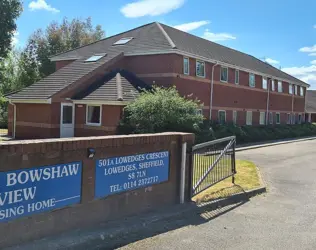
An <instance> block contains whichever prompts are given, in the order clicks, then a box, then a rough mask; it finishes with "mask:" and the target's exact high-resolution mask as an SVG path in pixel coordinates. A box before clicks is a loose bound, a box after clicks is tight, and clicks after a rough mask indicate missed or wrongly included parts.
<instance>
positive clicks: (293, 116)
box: [292, 114, 295, 124]
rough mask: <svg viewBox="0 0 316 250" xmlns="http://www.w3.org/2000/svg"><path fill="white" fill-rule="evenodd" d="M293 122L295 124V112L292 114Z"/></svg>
mask: <svg viewBox="0 0 316 250" xmlns="http://www.w3.org/2000/svg"><path fill="white" fill-rule="evenodd" d="M292 124H295V114H292Z"/></svg>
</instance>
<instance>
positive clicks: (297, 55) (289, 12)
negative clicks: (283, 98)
mask: <svg viewBox="0 0 316 250" xmlns="http://www.w3.org/2000/svg"><path fill="white" fill-rule="evenodd" d="M315 10H316V1H314V0H304V1H302V2H301V3H300V4H298V1H297V0H265V1H260V0H242V1H237V0H226V1H218V0H216V1H214V0H80V1H79V0H24V11H23V13H22V15H21V17H20V18H19V19H18V22H17V23H18V32H17V35H16V40H15V42H16V44H17V45H16V46H17V47H23V45H24V44H25V43H26V41H27V38H28V36H29V35H30V34H31V33H32V32H33V31H34V30H36V29H37V28H45V27H46V26H47V25H48V24H49V23H50V22H51V21H53V20H62V19H63V17H65V16H66V17H68V18H69V19H71V18H75V17H81V18H87V17H89V16H91V17H92V21H93V23H94V24H101V25H102V27H103V29H104V30H105V31H106V36H110V35H114V34H116V33H119V32H122V31H125V30H128V29H132V28H135V27H137V26H140V25H142V24H145V23H149V22H153V21H158V22H162V23H165V24H167V25H170V26H176V27H178V28H179V29H182V30H185V31H188V32H190V33H192V34H195V35H197V36H201V37H204V38H206V39H209V40H212V41H215V42H217V43H220V44H223V45H225V46H229V47H231V48H234V49H237V50H240V51H243V52H245V53H248V54H251V55H253V56H256V57H257V58H260V59H263V60H266V61H267V62H269V63H271V64H273V65H274V66H276V67H278V68H279V67H281V68H282V70H284V71H285V72H287V73H290V74H292V75H294V76H296V77H298V78H300V79H302V80H304V81H306V82H308V83H310V84H311V85H312V86H311V88H312V89H316V15H315Z"/></svg>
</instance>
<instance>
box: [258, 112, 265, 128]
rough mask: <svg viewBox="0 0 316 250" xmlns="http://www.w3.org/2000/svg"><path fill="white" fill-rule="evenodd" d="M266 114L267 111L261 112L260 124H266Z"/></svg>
mask: <svg viewBox="0 0 316 250" xmlns="http://www.w3.org/2000/svg"><path fill="white" fill-rule="evenodd" d="M265 114H266V113H265V112H260V121H259V124H260V125H264V124H265V118H266V116H265Z"/></svg>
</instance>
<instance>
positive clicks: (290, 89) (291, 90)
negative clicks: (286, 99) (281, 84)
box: [289, 84, 293, 94]
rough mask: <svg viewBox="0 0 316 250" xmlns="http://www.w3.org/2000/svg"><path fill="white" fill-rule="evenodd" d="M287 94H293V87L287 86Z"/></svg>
mask: <svg viewBox="0 0 316 250" xmlns="http://www.w3.org/2000/svg"><path fill="white" fill-rule="evenodd" d="M289 94H293V85H292V84H289Z"/></svg>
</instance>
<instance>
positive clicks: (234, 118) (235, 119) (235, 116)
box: [233, 110, 238, 124]
mask: <svg viewBox="0 0 316 250" xmlns="http://www.w3.org/2000/svg"><path fill="white" fill-rule="evenodd" d="M237 114H238V113H237V111H236V110H234V111H233V123H234V124H237Z"/></svg>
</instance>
